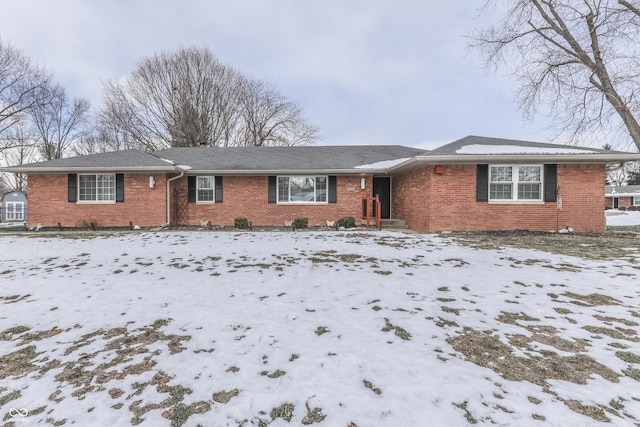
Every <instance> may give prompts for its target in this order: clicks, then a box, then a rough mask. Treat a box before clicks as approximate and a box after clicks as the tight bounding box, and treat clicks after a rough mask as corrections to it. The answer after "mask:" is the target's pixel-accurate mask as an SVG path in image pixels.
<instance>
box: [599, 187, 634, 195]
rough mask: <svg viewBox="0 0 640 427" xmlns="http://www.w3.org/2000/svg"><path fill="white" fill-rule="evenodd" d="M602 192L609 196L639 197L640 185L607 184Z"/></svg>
mask: <svg viewBox="0 0 640 427" xmlns="http://www.w3.org/2000/svg"><path fill="white" fill-rule="evenodd" d="M604 192H605V194H606V195H607V196H609V197H640V185H623V186H613V185H608V186H606V187H605V191H604Z"/></svg>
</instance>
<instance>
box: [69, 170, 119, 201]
mask: <svg viewBox="0 0 640 427" xmlns="http://www.w3.org/2000/svg"><path fill="white" fill-rule="evenodd" d="M78 201H80V202H115V201H116V174H114V173H107V174H80V175H78Z"/></svg>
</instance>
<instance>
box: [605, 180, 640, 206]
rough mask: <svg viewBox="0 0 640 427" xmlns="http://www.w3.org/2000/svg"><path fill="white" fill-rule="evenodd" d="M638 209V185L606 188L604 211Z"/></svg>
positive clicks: (639, 190)
mask: <svg viewBox="0 0 640 427" xmlns="http://www.w3.org/2000/svg"><path fill="white" fill-rule="evenodd" d="M630 207H637V208H638V209H640V185H625V186H607V187H606V188H605V209H628V208H630Z"/></svg>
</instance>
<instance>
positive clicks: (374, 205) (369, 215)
mask: <svg viewBox="0 0 640 427" xmlns="http://www.w3.org/2000/svg"><path fill="white" fill-rule="evenodd" d="M380 205H381V203H380V199H378V196H375V197H371V196H367V197H363V198H362V219H363V220H364V221H365V224H366V225H367V228H369V227H370V226H371V220H372V219H375V220H376V228H377V229H378V230H380V228H381V209H380Z"/></svg>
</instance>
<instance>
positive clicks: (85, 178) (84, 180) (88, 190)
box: [78, 175, 97, 200]
mask: <svg viewBox="0 0 640 427" xmlns="http://www.w3.org/2000/svg"><path fill="white" fill-rule="evenodd" d="M96 194H97V193H96V175H80V176H79V177H78V197H79V200H97V198H96V197H97V196H96Z"/></svg>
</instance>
